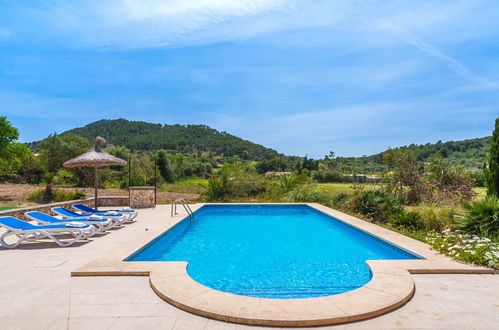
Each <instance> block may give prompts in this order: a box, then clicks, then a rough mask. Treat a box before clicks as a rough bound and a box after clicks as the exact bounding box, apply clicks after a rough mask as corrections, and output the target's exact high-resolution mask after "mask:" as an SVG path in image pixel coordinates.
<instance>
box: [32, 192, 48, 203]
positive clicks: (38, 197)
mask: <svg viewBox="0 0 499 330" xmlns="http://www.w3.org/2000/svg"><path fill="white" fill-rule="evenodd" d="M44 194H45V189H37V190H35V191H33V192H32V193H30V194H29V195H28V200H29V201H32V202H35V203H41V202H42V199H43V195H44Z"/></svg>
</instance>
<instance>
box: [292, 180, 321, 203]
mask: <svg viewBox="0 0 499 330" xmlns="http://www.w3.org/2000/svg"><path fill="white" fill-rule="evenodd" d="M326 198H327V194H326V193H325V192H324V191H322V190H320V189H318V188H317V185H315V184H310V183H307V184H301V185H297V186H296V187H295V188H294V189H293V190H291V191H290V192H288V193H287V194H286V197H285V199H286V201H288V202H311V203H321V202H324V201H325V200H326Z"/></svg>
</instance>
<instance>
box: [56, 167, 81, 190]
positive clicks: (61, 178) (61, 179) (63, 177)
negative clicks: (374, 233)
mask: <svg viewBox="0 0 499 330" xmlns="http://www.w3.org/2000/svg"><path fill="white" fill-rule="evenodd" d="M77 182H78V179H77V178H76V176H75V175H74V173H73V172H71V171H70V170H67V169H65V168H60V169H58V170H57V172H56V173H55V175H54V177H53V179H52V183H53V184H55V185H57V186H74V185H75V184H76V183H77Z"/></svg>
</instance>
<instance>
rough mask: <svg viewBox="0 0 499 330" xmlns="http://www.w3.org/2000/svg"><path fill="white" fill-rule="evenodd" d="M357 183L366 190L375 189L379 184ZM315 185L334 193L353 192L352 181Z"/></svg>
mask: <svg viewBox="0 0 499 330" xmlns="http://www.w3.org/2000/svg"><path fill="white" fill-rule="evenodd" d="M357 185H358V186H360V187H362V188H364V189H366V190H375V189H377V188H379V187H380V185H379V184H374V183H361V184H357ZM317 186H318V187H319V189H321V190H323V191H327V192H330V193H334V194H352V193H353V192H354V186H353V184H352V183H319V184H317Z"/></svg>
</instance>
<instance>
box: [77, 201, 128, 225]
mask: <svg viewBox="0 0 499 330" xmlns="http://www.w3.org/2000/svg"><path fill="white" fill-rule="evenodd" d="M72 207H73V208H74V209H76V210H78V211H80V212H81V213H83V214H94V213H102V212H103V211H99V210H96V209H93V208H91V207H88V206H86V205H83V204H74V205H72ZM104 212H105V213H108V212H118V213H123V214H126V215H128V219H127V221H132V220H133V219H135V217H136V216H137V214H138V213H137V211H136V210H133V209H121V210H105V211H104ZM105 213H104V214H105Z"/></svg>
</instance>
